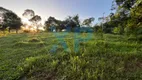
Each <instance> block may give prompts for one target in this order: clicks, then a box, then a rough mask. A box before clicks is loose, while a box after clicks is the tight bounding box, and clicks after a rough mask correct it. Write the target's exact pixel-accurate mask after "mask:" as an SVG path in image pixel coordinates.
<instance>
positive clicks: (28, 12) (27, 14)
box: [23, 9, 35, 20]
mask: <svg viewBox="0 0 142 80" xmlns="http://www.w3.org/2000/svg"><path fill="white" fill-rule="evenodd" d="M23 16H24V17H25V18H27V19H28V20H29V19H31V18H33V17H34V16H35V12H34V11H33V10H31V9H26V10H25V11H24V13H23Z"/></svg>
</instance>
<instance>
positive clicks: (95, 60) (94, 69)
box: [0, 33, 142, 80]
mask: <svg viewBox="0 0 142 80" xmlns="http://www.w3.org/2000/svg"><path fill="white" fill-rule="evenodd" d="M75 34H76V35H77V36H75ZM56 35H57V36H58V37H59V38H57V36H56ZM89 35H91V37H88V36H89ZM74 36H75V37H74ZM87 37H88V38H89V39H88V38H87ZM84 40H86V41H84ZM62 41H64V42H65V43H66V45H67V48H66V49H65V48H64V46H62ZM76 41H79V42H76ZM75 42H76V44H78V45H76V46H77V47H78V50H77V51H78V52H76V51H75V50H76V49H77V48H74V47H75ZM54 45H55V47H56V49H57V50H56V51H54V52H52V51H51V50H52V49H53V48H54V47H53V46H54ZM18 79H27V80H142V44H141V42H140V41H139V42H136V41H128V40H127V38H125V36H120V35H111V34H105V35H104V36H103V38H101V37H100V36H99V35H96V34H91V33H84V34H83V33H82V34H79V33H69V34H65V33H38V34H35V35H33V34H26V33H22V34H9V35H6V36H4V37H0V80H18Z"/></svg>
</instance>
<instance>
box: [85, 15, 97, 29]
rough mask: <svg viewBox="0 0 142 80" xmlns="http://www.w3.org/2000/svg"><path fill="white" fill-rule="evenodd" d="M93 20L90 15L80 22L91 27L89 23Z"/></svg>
mask: <svg viewBox="0 0 142 80" xmlns="http://www.w3.org/2000/svg"><path fill="white" fill-rule="evenodd" d="M94 20H95V18H93V17H91V18H88V19H85V20H84V21H83V23H82V24H83V25H86V26H87V27H91V24H92V22H93V21H94Z"/></svg>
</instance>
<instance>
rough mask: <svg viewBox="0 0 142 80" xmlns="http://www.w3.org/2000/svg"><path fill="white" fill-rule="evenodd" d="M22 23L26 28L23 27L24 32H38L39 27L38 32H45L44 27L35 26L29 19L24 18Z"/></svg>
mask: <svg viewBox="0 0 142 80" xmlns="http://www.w3.org/2000/svg"><path fill="white" fill-rule="evenodd" d="M22 22H23V24H24V26H23V27H22V29H23V30H24V31H29V32H37V26H39V27H38V30H44V28H43V26H42V25H39V24H38V25H34V24H33V23H32V22H30V21H29V20H28V19H27V18H22Z"/></svg>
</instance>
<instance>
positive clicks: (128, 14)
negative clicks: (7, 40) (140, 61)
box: [0, 0, 142, 35]
mask: <svg viewBox="0 0 142 80" xmlns="http://www.w3.org/2000/svg"><path fill="white" fill-rule="evenodd" d="M141 9H142V0H113V2H112V6H111V9H110V11H111V13H110V14H109V15H108V16H107V17H105V16H102V17H100V18H99V19H98V20H100V21H101V23H100V24H96V25H92V22H93V21H94V20H95V18H93V17H91V18H88V19H85V20H84V21H83V22H81V21H80V19H79V15H74V16H68V17H67V18H66V19H65V20H58V19H56V18H55V17H51V16H50V17H49V18H48V19H47V20H46V21H45V23H44V28H45V30H46V31H48V32H53V31H54V30H55V31H56V32H57V31H58V32H61V31H63V30H67V31H69V32H75V31H76V30H78V29H80V30H79V31H80V32H81V31H82V32H85V30H84V31H83V30H81V29H87V30H89V29H93V31H95V32H102V33H113V34H120V35H122V34H126V35H131V34H132V35H138V34H142V10H141ZM23 16H24V17H26V18H27V19H28V20H29V21H30V22H32V23H33V24H34V26H36V27H37V30H38V26H37V23H39V22H40V21H41V17H40V16H39V15H35V13H34V11H33V10H30V9H27V10H25V12H24V13H23ZM21 25H24V24H23V23H22V22H21V19H20V17H18V16H17V15H16V14H15V13H14V12H12V11H11V10H8V9H5V8H3V7H0V30H2V31H4V30H5V29H8V30H9V32H10V30H11V29H15V30H16V32H18V30H19V29H20V28H21ZM88 28H89V29H88Z"/></svg>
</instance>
